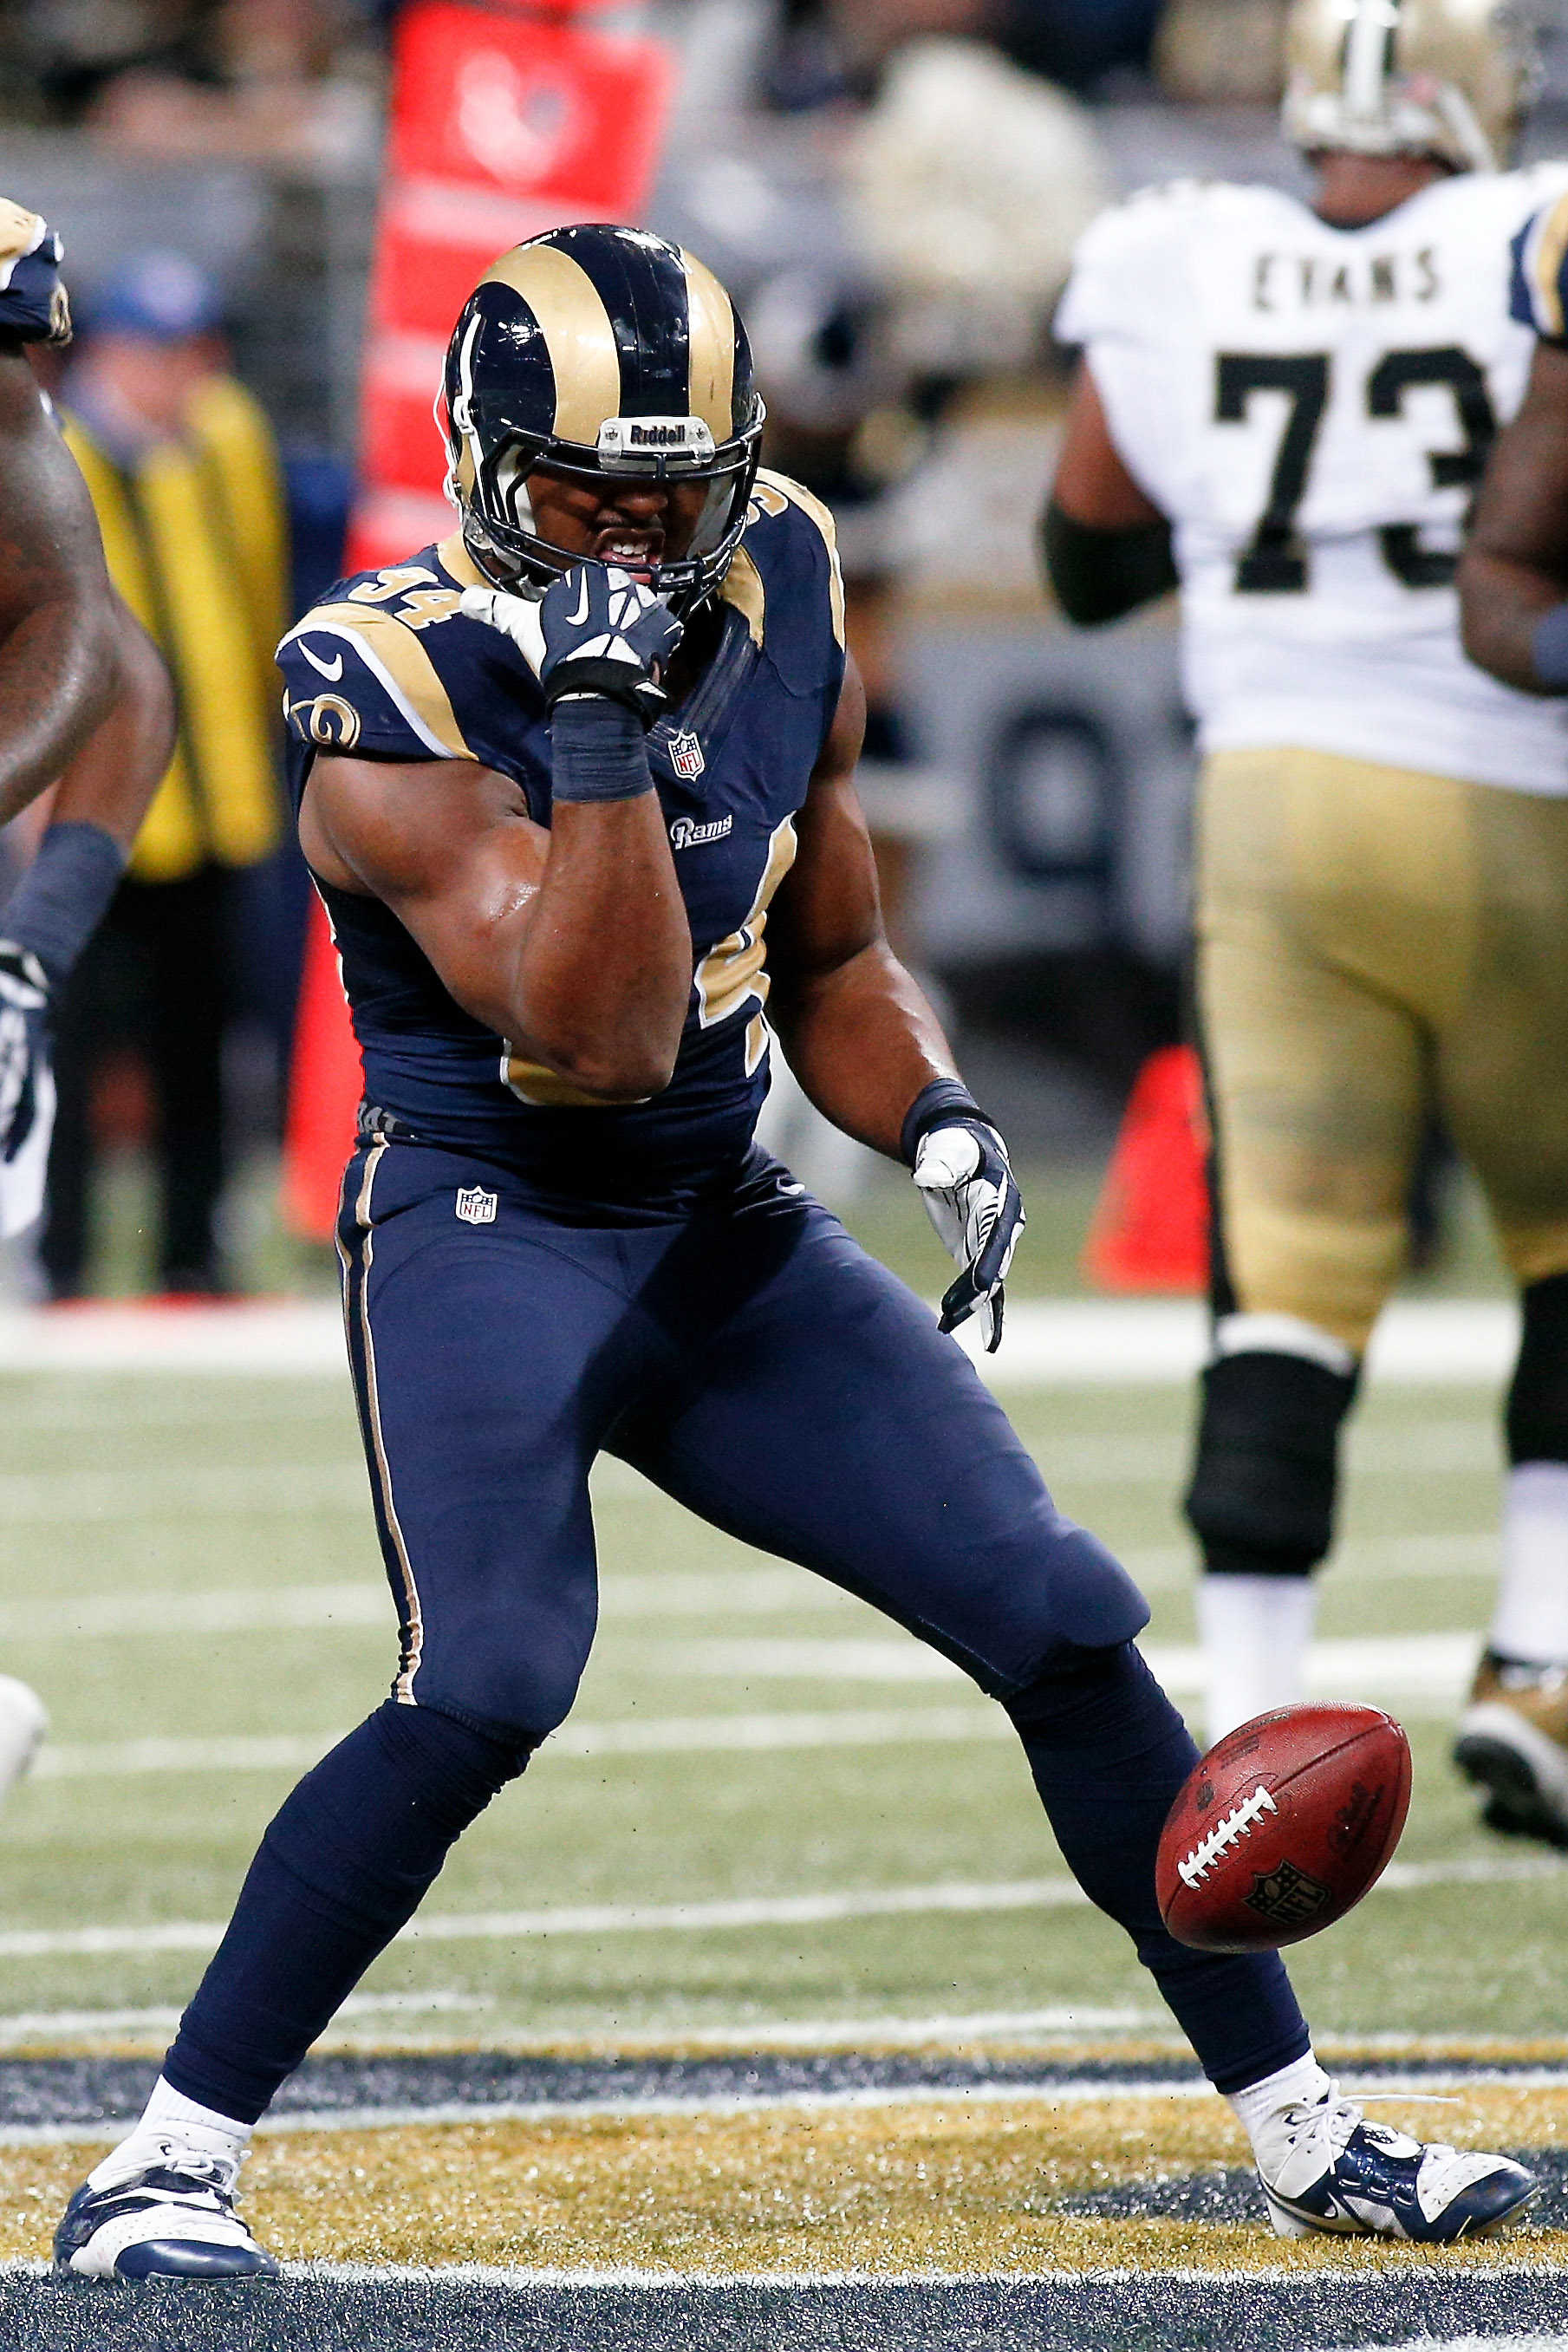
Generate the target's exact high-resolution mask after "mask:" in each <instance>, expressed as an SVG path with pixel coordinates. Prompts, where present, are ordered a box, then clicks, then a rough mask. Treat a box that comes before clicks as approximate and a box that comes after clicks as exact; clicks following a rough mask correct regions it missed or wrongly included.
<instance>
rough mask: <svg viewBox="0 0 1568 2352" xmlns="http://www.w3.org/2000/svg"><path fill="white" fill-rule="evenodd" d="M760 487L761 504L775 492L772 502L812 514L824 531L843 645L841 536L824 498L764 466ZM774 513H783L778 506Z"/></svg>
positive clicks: (831, 592) (835, 620) (830, 586)
mask: <svg viewBox="0 0 1568 2352" xmlns="http://www.w3.org/2000/svg"><path fill="white" fill-rule="evenodd" d="M757 488H758V491H760V492H761V493H762V494H763V496H762V499H761V500H760V503H761V504H763V505H764V506H766V505H768V503H769V499H768V494H769V493H771V498H772V499H774V500H778V499H783V500H784V501H785V502H786V503H787V504H788V505H789V506H792V507H799V508H800V512H801V513H802V514H804V515H810V519H811V520H812V521H813V522H814V523H815V524H816V526H817V529H818V530H820V531H821V534H822V543H823V545H824V546H825V547H826V549H827V551H828V597H829V601H830V603H831V606H832V614H833V635H834V637H835V639H836V640H837V642H838V644H839V645H840V646H842V645H843V643H844V576H843V573H842V572H841V571H840V569H839V534H838V531H837V530H836V528H835V527H834V523H833V518H832V515H831V511H830V510H829V509H828V508H827V507H825V506H824V505H823V504H822V501H821V499H817V498H813V497H812V495H811V493H810V490H807V489H802V488H801V487H800V483H799V482H792V481H791V480H790V479H789V475H788V474H775V473H772V472H770V471H769V469H768V467H759V468H758V476H757ZM774 511H775V512H778V511H779V508H778V507H777V506H775V508H774Z"/></svg>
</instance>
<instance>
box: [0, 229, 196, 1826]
mask: <svg viewBox="0 0 1568 2352" xmlns="http://www.w3.org/2000/svg"><path fill="white" fill-rule="evenodd" d="M59 264H60V247H59V240H58V238H57V236H55V234H54V231H53V230H52V229H51V228H49V227H48V226H47V224H46V223H45V222H44V221H42V220H40V218H39V217H38V215H37V213H32V212H27V211H26V210H25V209H24V208H23V206H21V205H16V204H12V203H9V202H8V201H6V200H5V199H4V198H0V824H8V823H9V821H10V820H11V818H12V817H14V816H16V815H17V814H19V813H20V812H21V811H22V810H23V809H25V808H26V807H27V806H28V804H29V803H31V802H33V801H35V800H37V797H38V794H39V793H41V792H43V791H44V790H45V788H46V787H47V785H49V784H54V783H58V790H57V793H56V794H55V799H54V805H53V809H52V811H51V822H50V824H49V825H48V828H47V831H46V832H45V834H44V836H43V839H42V841H41V843H40V844H39V846H38V852H37V856H36V857H35V859H34V861H33V864H32V866H30V867H29V869H28V871H27V873H26V875H25V876H24V877H23V879H22V882H21V884H20V886H19V887H18V888H17V889H16V891H15V892H14V894H13V896H12V898H11V900H10V903H9V905H8V906H6V907H5V909H4V910H3V911H0V1235H10V1234H18V1233H21V1232H23V1231H24V1230H25V1229H26V1227H27V1226H28V1225H30V1224H31V1223H33V1222H34V1220H35V1219H36V1217H37V1214H38V1211H39V1209H40V1208H41V1206H42V1204H43V1195H44V1178H45V1171H46V1167H47V1159H48V1145H49V1130H50V1127H51V1124H52V1122H53V1118H54V1080H53V1078H52V1076H50V1073H49V1066H48V1029H49V1018H50V1010H51V1006H52V1003H53V1001H54V999H55V997H56V995H57V992H58V990H59V988H60V986H61V984H62V983H63V982H64V981H65V979H66V978H67V976H68V973H69V972H70V971H71V969H72V967H73V966H74V964H75V963H76V961H77V958H78V956H79V954H80V953H81V950H82V949H83V948H84V947H85V946H86V945H87V942H88V940H89V938H90V937H91V936H92V933H93V932H94V931H95V930H96V929H97V928H98V924H99V919H101V917H102V915H103V913H104V910H105V908H107V907H108V905H109V901H110V898H112V896H113V894H114V890H115V887H116V886H117V884H118V883H119V880H120V874H121V872H122V871H123V869H124V866H125V861H126V857H127V856H128V854H129V851H130V848H131V842H132V840H133V839H134V837H135V834H136V829H137V827H138V825H139V824H141V819H142V817H143V816H144V815H145V814H146V811H147V806H148V803H149V802H150V801H151V799H152V793H153V789H154V787H155V786H156V784H157V782H158V780H159V777H160V776H161V775H162V772H163V768H164V764H165V762H166V761H167V759H168V756H169V749H170V745H171V743H172V736H173V704H172V698H171V696H170V692H169V685H168V680H167V677H165V674H164V670H163V665H162V661H161V660H160V658H159V656H158V654H157V652H156V651H155V649H154V647H153V646H152V642H151V640H150V639H149V638H148V637H147V636H146V635H145V634H144V632H143V631H142V630H141V628H140V627H139V625H137V623H136V622H135V621H134V620H133V619H132V618H131V614H129V613H128V612H126V610H125V608H124V606H123V605H122V604H120V601H119V599H118V598H117V597H116V595H115V593H114V591H113V589H112V588H111V587H110V582H109V574H108V572H107V571H106V570H105V568H104V561H103V548H102V545H101V543H100V541H99V535H98V524H97V522H96V520H94V516H93V509H92V501H91V499H89V496H88V491H87V485H86V483H85V482H84V481H83V480H82V478H81V475H80V473H79V472H78V469H77V465H76V461H75V459H74V458H73V457H71V456H70V455H69V453H68V450H67V448H66V446H65V443H64V442H63V441H62V440H61V438H60V436H59V434H58V432H57V429H56V426H55V424H54V420H53V417H52V415H51V414H50V411H49V407H48V404H47V402H46V400H45V399H44V397H43V394H41V393H40V391H39V389H38V383H37V377H36V376H35V375H34V373H33V370H32V367H31V365H30V363H29V362H28V358H27V345H28V344H29V343H36V342H51V343H61V342H65V341H68V340H69V336H70V311H69V308H68V303H67V300H66V293H65V289H64V287H63V286H62V285H61V283H60V275H59ZM46 1721H47V1718H46V1716H45V1712H44V1707H43V1704H42V1702H41V1701H40V1700H39V1699H38V1697H37V1695H36V1694H35V1693H34V1692H33V1691H31V1690H29V1689H28V1687H27V1685H26V1684H25V1683H20V1682H17V1681H16V1679H15V1677H14V1676H12V1675H0V1795H3V1794H4V1793H5V1790H7V1789H8V1788H10V1787H11V1785H12V1783H13V1782H14V1781H16V1780H18V1779H19V1778H20V1776H21V1775H22V1773H23V1772H25V1771H26V1769H27V1766H28V1764H29V1763H30V1762H31V1760H32V1758H33V1755H34V1752H35V1750H36V1749H37V1745H38V1741H39V1740H40V1738H42V1736H43V1733H44V1729H45V1726H46Z"/></svg>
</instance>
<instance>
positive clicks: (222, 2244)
mask: <svg viewBox="0 0 1568 2352" xmlns="http://www.w3.org/2000/svg"><path fill="white" fill-rule="evenodd" d="M148 2154H149V2149H148V2146H147V2142H146V2141H145V2139H142V2140H141V2141H140V2144H138V2142H136V2141H131V2142H128V2143H127V2147H126V2157H127V2165H126V2169H125V2172H124V2175H123V2177H122V2178H121V2179H118V2180H114V2179H110V2180H109V2181H107V2182H104V2183H102V2184H101V2185H100V2186H99V2187H98V2188H96V2189H95V2188H94V2187H93V2184H92V2182H91V2181H90V2180H89V2181H84V2182H83V2184H82V2186H81V2187H80V2188H79V2189H78V2190H77V2192H76V2194H75V2196H74V2197H73V2198H72V2199H71V2201H70V2203H69V2204H68V2206H67V2207H66V2210H65V2212H64V2214H63V2215H62V2217H61V2220H60V2226H59V2228H58V2229H57V2231H56V2232H55V2269H56V2270H57V2272H64V2273H68V2274H69V2275H70V2276H72V2277H75V2278H89V2279H120V2280H132V2279H275V2278H276V2277H277V2263H276V2262H275V2261H274V2260H273V2258H272V2256H271V2255H270V2254H269V2253H268V2252H267V2250H266V2248H265V2247H264V2246H258V2245H257V2243H256V2240H255V2239H254V2238H253V2237H252V2236H251V2233H250V2231H248V2230H247V2229H246V2225H245V2223H244V2222H243V2221H241V2220H240V2218H239V2215H238V2214H237V2213H236V2212H235V2178H236V2176H237V2174H238V2172H239V2164H238V2160H237V2159H236V2158H232V2157H220V2156H210V2155H204V2154H202V2153H200V2152H199V2151H198V2150H196V2149H195V2148H190V2147H181V2146H180V2144H179V2142H178V2141H177V2140H174V2139H168V2140H165V2141H163V2142H162V2145H161V2146H160V2147H157V2148H156V2149H154V2150H152V2155H153V2159H154V2160H153V2161H152V2163H151V2164H149V2163H148V2162H147V2157H148ZM102 2169H103V2167H101V2166H100V2167H99V2170H100V2171H101V2170H102Z"/></svg>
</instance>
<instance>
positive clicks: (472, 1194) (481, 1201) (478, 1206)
mask: <svg viewBox="0 0 1568 2352" xmlns="http://www.w3.org/2000/svg"><path fill="white" fill-rule="evenodd" d="M496 1202H497V1195H496V1194H495V1193H494V1192H486V1190H485V1187H484V1186H483V1184H459V1186H458V1187H457V1213H458V1215H459V1216H460V1217H461V1218H462V1220H463V1223H465V1225H493V1224H494V1223H495V1222H496Z"/></svg>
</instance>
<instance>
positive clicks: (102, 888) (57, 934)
mask: <svg viewBox="0 0 1568 2352" xmlns="http://www.w3.org/2000/svg"><path fill="white" fill-rule="evenodd" d="M126 862H127V853H126V851H125V850H123V849H122V848H121V847H120V844H119V842H118V841H116V840H115V838H114V835H112V834H110V833H106V832H105V831H104V829H103V827H102V826H101V825H99V824H80V823H77V822H74V821H72V822H68V823H66V824H52V825H50V827H49V829H48V831H47V833H46V834H45V835H44V838H43V840H42V841H41V842H40V843H39V845H38V854H37V857H35V858H34V860H33V862H32V864H31V866H29V867H28V868H27V871H26V874H24V875H23V877H22V879H21V881H20V882H19V883H18V884H17V885H16V891H15V893H14V894H13V896H12V899H11V903H10V905H9V906H8V907H7V908H6V909H5V913H4V915H0V931H3V932H4V934H5V937H6V938H7V939H9V940H15V941H16V945H17V946H18V947H21V948H26V949H27V950H29V951H30V952H31V953H32V954H34V955H36V956H37V959H38V961H39V962H40V963H41V964H42V965H43V967H44V970H45V971H46V972H47V974H48V976H49V982H50V985H51V986H52V987H55V988H57V987H58V986H59V984H60V982H61V981H63V980H64V979H65V978H66V976H67V974H68V972H69V971H71V970H72V969H73V967H74V966H75V963H76V961H77V959H78V956H79V955H80V954H81V951H82V950H83V948H85V947H86V945H87V943H88V941H89V939H91V937H92V935H93V933H94V931H96V930H97V929H98V927H99V923H100V922H101V921H102V920H103V918H104V915H105V913H106V912H107V910H108V907H109V902H110V899H111V898H113V896H114V894H115V892H116V890H117V889H118V888H119V887H120V876H121V875H122V874H123V873H124V871H125V867H126Z"/></svg>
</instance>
